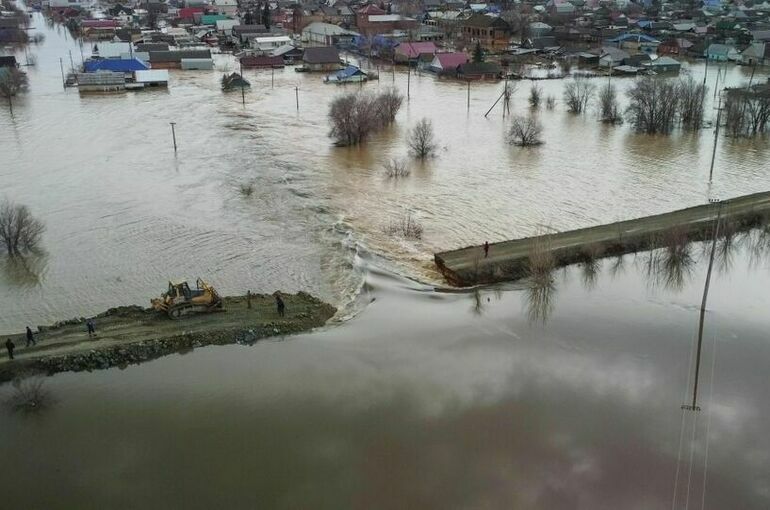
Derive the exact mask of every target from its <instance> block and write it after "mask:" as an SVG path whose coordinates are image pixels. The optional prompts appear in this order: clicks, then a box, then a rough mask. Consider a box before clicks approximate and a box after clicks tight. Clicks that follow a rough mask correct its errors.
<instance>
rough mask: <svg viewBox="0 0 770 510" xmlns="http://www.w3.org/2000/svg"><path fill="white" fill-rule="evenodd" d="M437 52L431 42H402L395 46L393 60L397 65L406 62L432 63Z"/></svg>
mask: <svg viewBox="0 0 770 510" xmlns="http://www.w3.org/2000/svg"><path fill="white" fill-rule="evenodd" d="M437 51H438V48H437V47H436V45H435V44H434V43H433V42H431V41H427V42H404V43H401V44H399V45H398V46H396V49H395V52H394V55H393V58H394V60H395V61H396V62H398V63H399V64H404V63H408V62H432V61H433V56H434V55H435V54H436V52H437Z"/></svg>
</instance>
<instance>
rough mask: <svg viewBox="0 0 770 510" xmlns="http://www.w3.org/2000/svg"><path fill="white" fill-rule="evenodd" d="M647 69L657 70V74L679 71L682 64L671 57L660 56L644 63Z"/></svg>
mask: <svg viewBox="0 0 770 510" xmlns="http://www.w3.org/2000/svg"><path fill="white" fill-rule="evenodd" d="M644 67H645V69H650V70H652V71H655V73H657V74H661V73H678V72H679V70H680V69H681V68H682V64H680V63H679V62H678V61H676V60H674V59H673V58H671V57H658V58H657V59H655V60H653V61H652V62H647V63H645V64H644Z"/></svg>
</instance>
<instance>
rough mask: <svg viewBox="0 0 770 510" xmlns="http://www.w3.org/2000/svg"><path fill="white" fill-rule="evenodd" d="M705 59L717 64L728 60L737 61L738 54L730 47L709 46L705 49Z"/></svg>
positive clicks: (733, 47) (720, 45) (721, 45)
mask: <svg viewBox="0 0 770 510" xmlns="http://www.w3.org/2000/svg"><path fill="white" fill-rule="evenodd" d="M706 58H708V59H709V60H716V61H717V62H727V61H728V60H738V58H740V53H738V50H736V49H735V46H732V45H728V44H710V45H709V47H708V48H706Z"/></svg>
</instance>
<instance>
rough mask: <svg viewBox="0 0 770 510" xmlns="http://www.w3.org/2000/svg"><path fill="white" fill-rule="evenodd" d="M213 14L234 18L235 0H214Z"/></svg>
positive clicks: (236, 10)
mask: <svg viewBox="0 0 770 510" xmlns="http://www.w3.org/2000/svg"><path fill="white" fill-rule="evenodd" d="M213 7H214V12H216V13H218V14H224V15H225V16H235V15H236V14H237V13H238V1H237V0H214V2H213Z"/></svg>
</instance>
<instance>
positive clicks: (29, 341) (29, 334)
mask: <svg viewBox="0 0 770 510" xmlns="http://www.w3.org/2000/svg"><path fill="white" fill-rule="evenodd" d="M30 345H35V335H34V333H32V330H31V329H29V326H27V347H29V346H30Z"/></svg>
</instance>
